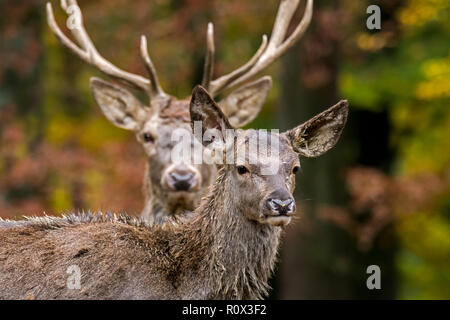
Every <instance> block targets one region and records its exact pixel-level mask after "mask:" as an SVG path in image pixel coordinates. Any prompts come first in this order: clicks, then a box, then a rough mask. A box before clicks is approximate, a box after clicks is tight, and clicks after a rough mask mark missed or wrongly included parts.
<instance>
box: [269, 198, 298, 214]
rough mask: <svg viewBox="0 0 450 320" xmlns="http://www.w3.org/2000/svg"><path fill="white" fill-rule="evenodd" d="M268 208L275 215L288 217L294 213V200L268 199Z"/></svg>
mask: <svg viewBox="0 0 450 320" xmlns="http://www.w3.org/2000/svg"><path fill="white" fill-rule="evenodd" d="M268 205H269V208H270V209H271V210H272V212H274V213H277V214H279V215H288V214H290V213H293V212H295V202H294V199H292V198H288V199H269V200H268Z"/></svg>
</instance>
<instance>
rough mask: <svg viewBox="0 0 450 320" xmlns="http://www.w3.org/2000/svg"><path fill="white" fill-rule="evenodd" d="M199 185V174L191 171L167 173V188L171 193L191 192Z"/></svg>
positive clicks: (182, 170)
mask: <svg viewBox="0 0 450 320" xmlns="http://www.w3.org/2000/svg"><path fill="white" fill-rule="evenodd" d="M198 184H199V174H198V172H197V171H194V170H192V169H181V170H180V169H175V170H172V171H170V172H167V186H168V187H169V188H170V189H171V190H173V191H191V190H193V189H195V188H196V187H197V186H198Z"/></svg>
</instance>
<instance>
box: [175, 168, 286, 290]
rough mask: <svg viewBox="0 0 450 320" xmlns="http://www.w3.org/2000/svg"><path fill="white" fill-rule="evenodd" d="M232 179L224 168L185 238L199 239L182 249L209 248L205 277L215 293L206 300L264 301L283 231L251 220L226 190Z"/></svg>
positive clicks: (206, 251)
mask: <svg viewBox="0 0 450 320" xmlns="http://www.w3.org/2000/svg"><path fill="white" fill-rule="evenodd" d="M229 179H230V177H229V176H228V175H227V173H226V171H225V170H224V169H223V168H222V169H221V170H220V171H219V177H218V178H217V180H216V182H215V184H214V185H213V186H212V187H211V189H210V192H209V195H208V196H207V197H206V198H204V199H202V203H201V205H200V207H199V208H198V209H197V210H196V212H195V214H194V216H195V218H194V219H193V220H192V221H191V222H190V223H188V228H187V229H188V230H186V229H183V232H184V235H185V239H191V240H192V239H198V241H189V242H190V245H188V246H186V247H184V248H182V249H181V250H180V251H187V252H190V251H193V250H195V249H196V248H197V250H198V249H199V247H200V248H201V247H204V248H205V256H204V258H203V263H202V264H201V265H200V268H201V269H202V270H201V274H204V275H206V276H205V281H207V283H208V286H207V287H208V288H211V289H212V290H211V291H210V292H209V293H207V297H206V298H209V299H261V298H263V297H264V296H266V295H267V291H268V289H269V286H268V284H267V282H268V280H269V277H270V275H271V273H272V271H273V267H274V264H275V262H276V255H277V249H278V245H279V239H280V235H281V228H280V227H275V226H271V225H265V224H260V223H257V222H254V221H250V220H248V219H247V218H246V217H245V216H244V214H243V212H242V211H243V210H242V208H240V207H239V206H238V204H237V203H235V201H234V199H233V197H232V195H231V194H230V193H229V192H227V191H226V190H231V189H230V181H229ZM191 246H194V247H191ZM180 253H181V252H178V254H180ZM178 254H175V255H178ZM205 285H206V283H205Z"/></svg>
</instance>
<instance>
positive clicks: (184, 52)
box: [0, 0, 450, 299]
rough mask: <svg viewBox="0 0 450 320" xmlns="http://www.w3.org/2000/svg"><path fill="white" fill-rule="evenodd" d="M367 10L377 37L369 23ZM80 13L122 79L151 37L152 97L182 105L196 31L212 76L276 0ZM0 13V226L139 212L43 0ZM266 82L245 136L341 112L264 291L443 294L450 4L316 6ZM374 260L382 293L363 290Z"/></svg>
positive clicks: (141, 1) (119, 152)
mask: <svg viewBox="0 0 450 320" xmlns="http://www.w3.org/2000/svg"><path fill="white" fill-rule="evenodd" d="M304 2H305V1H302V2H301V5H300V7H301V8H302V9H300V10H299V12H298V14H296V19H295V21H294V23H295V22H296V21H298V20H299V19H300V17H301V16H302V11H303V7H304ZM370 4H377V5H379V6H380V7H381V11H382V28H381V30H375V31H369V30H368V29H367V28H366V19H367V17H368V15H367V14H366V8H367V6H368V5H370ZM53 5H54V8H55V11H56V18H57V19H58V21H59V24H60V25H61V26H64V25H65V21H66V15H65V13H64V12H63V11H62V10H61V9H60V7H59V3H57V2H56V1H54V2H53ZM79 5H80V7H81V9H82V11H83V14H84V18H85V25H86V27H87V30H88V32H89V34H90V35H91V37H92V38H93V41H94V43H95V44H96V46H97V48H98V49H99V51H100V52H101V53H102V54H103V56H104V57H106V58H107V59H108V60H111V61H112V62H113V63H114V64H116V65H118V66H120V67H121V68H123V69H125V70H128V71H132V72H135V73H141V74H145V71H144V68H143V65H142V63H141V60H140V57H139V50H138V48H139V47H138V45H139V37H140V35H141V34H145V35H147V36H148V39H149V48H150V55H151V56H152V59H153V61H154V63H155V65H156V68H157V71H158V74H159V76H160V80H161V82H162V85H163V87H164V89H165V90H166V91H167V92H169V93H171V94H173V95H175V96H177V97H180V98H182V97H185V96H187V95H189V94H190V92H191V90H192V88H193V86H194V85H195V84H197V83H198V82H199V80H200V79H201V75H202V67H203V58H204V51H205V33H206V25H207V22H208V21H213V22H214V24H215V31H216V32H215V33H216V61H217V67H216V70H215V72H216V75H221V74H223V73H225V72H228V71H229V70H232V69H233V68H235V67H237V66H239V65H241V64H242V63H244V62H245V61H247V60H248V59H249V57H250V56H251V55H252V54H253V53H254V52H255V51H256V49H257V48H258V46H259V44H260V39H261V35H262V34H264V33H270V31H271V28H272V23H273V21H274V18H275V13H276V10H277V7H278V1H277V0H265V1H251V0H226V1H225V0H221V1H219V0H214V1H211V0H182V1H175V0H153V1H149V0H134V1H128V0H98V1H88V0H80V1H79ZM0 11H1V12H2V14H1V16H0V217H7V218H18V217H20V216H22V215H41V214H44V212H45V213H47V214H60V213H61V212H66V211H69V210H73V209H75V210H76V209H92V210H107V209H110V210H114V211H120V212H122V211H125V212H128V213H130V214H137V213H139V212H140V210H141V209H142V205H143V195H142V192H141V188H142V176H143V171H144V163H145V156H144V153H143V151H142V150H141V147H140V146H139V145H138V143H137V142H136V141H135V137H134V135H133V134H132V133H130V132H127V131H125V130H121V129H119V128H116V127H114V126H113V125H111V124H110V123H109V122H108V121H107V120H106V118H105V117H104V116H103V114H102V113H101V111H100V109H99V107H98V106H97V105H96V104H95V102H94V99H93V97H92V95H91V93H90V90H89V78H90V77H91V76H94V75H95V76H100V77H104V76H103V75H102V74H100V73H98V72H97V71H96V70H94V69H93V68H92V67H89V66H87V65H86V64H84V63H83V62H81V61H80V60H79V59H78V58H76V57H75V56H74V55H72V54H71V53H70V52H68V50H67V49H66V48H64V47H63V46H62V45H60V44H59V42H58V41H57V39H56V37H55V36H54V35H53V34H52V33H51V31H50V30H49V28H48V26H47V24H46V19H45V2H44V1H42V0H0ZM265 73H266V74H269V75H272V77H273V80H274V85H273V88H272V90H271V92H270V95H269V99H268V101H267V103H266V104H265V106H264V108H263V111H262V112H261V114H260V115H259V116H258V118H257V119H256V120H255V121H254V122H253V123H251V124H250V127H254V128H280V129H282V130H283V129H287V128H290V127H293V126H294V125H297V124H299V123H300V122H303V121H305V120H307V119H309V117H311V116H312V115H314V114H316V113H318V112H320V111H322V110H323V109H325V108H326V107H329V106H331V105H333V104H334V103H336V102H337V101H338V100H339V99H341V98H345V99H348V100H349V102H350V106H351V113H350V116H349V122H348V125H347V127H346V129H345V132H344V135H343V137H342V138H341V140H340V142H339V144H338V145H337V147H336V148H334V149H333V150H332V151H330V152H329V153H328V154H326V155H325V156H323V157H321V158H319V159H314V160H303V161H302V167H303V169H302V173H300V174H299V175H298V179H297V194H296V198H297V203H298V205H299V206H300V207H301V208H302V210H301V213H300V214H299V216H300V217H299V219H298V220H297V221H296V222H295V223H293V224H292V225H291V226H290V227H289V228H288V230H287V233H286V236H285V238H284V241H283V245H282V251H281V254H280V262H279V264H278V267H277V271H276V275H275V277H274V278H273V280H272V282H271V285H272V286H273V287H274V290H273V292H272V295H271V297H270V298H275V299H285V298H289V299H298V298H311V299H315V298H386V299H393V298H396V299H433V298H439V299H450V152H449V150H450V108H449V107H450V1H448V0H380V1H375V0H358V1H355V0H339V1H332V0H329V1H324V0H320V1H316V3H315V8H314V16H313V20H312V24H311V26H310V27H309V29H308V31H307V32H306V34H305V36H304V37H303V39H302V40H301V41H300V42H299V43H298V45H296V46H295V47H294V48H292V49H291V50H290V51H288V53H287V54H286V55H284V56H283V58H282V59H280V60H279V61H278V62H277V63H275V64H274V65H272V66H271V67H270V68H268V69H267V70H266V72H265ZM372 264H376V265H379V266H380V268H381V286H382V289H381V290H368V289H367V287H366V279H367V277H368V275H367V274H366V268H367V266H369V265H372Z"/></svg>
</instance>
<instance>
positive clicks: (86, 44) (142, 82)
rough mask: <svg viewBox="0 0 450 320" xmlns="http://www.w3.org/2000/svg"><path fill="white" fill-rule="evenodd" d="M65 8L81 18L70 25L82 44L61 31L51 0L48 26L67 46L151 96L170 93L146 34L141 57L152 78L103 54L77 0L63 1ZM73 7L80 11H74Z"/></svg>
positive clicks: (104, 70)
mask: <svg viewBox="0 0 450 320" xmlns="http://www.w3.org/2000/svg"><path fill="white" fill-rule="evenodd" d="M61 7H62V8H63V9H64V10H65V11H66V12H67V13H71V14H73V15H78V16H77V17H75V21H77V18H78V21H77V22H79V23H77V25H75V26H74V27H73V28H70V29H71V33H72V35H73V37H74V38H75V40H76V41H77V43H78V45H77V44H75V43H74V42H72V40H70V39H69V38H68V37H67V36H66V35H65V34H64V33H63V32H62V31H61V29H60V28H59V26H58V24H57V23H56V20H55V16H54V14H53V8H52V5H51V3H50V2H47V22H48V25H49V26H50V29H51V30H52V31H53V33H54V34H55V35H56V36H57V37H58V39H59V40H60V42H61V43H62V44H63V45H64V46H66V47H67V48H68V49H69V50H71V51H72V52H73V53H75V54H76V55H77V56H78V57H79V58H80V59H82V60H84V61H85V62H87V63H88V64H90V65H92V66H93V67H95V68H97V69H99V70H100V71H102V72H104V73H105V74H107V75H108V76H111V77H113V78H115V79H117V80H120V81H123V82H125V83H127V84H129V85H131V86H134V87H136V88H138V89H142V90H144V91H145V92H146V93H147V94H148V95H149V96H150V97H164V96H166V94H165V93H164V91H163V90H162V89H161V86H160V85H159V82H158V77H157V75H156V71H155V68H154V67H153V63H152V61H151V59H150V57H149V55H148V51H147V39H146V38H145V36H142V37H141V57H142V59H143V60H144V63H145V65H146V68H147V72H148V74H149V78H150V79H147V78H144V77H142V76H140V75H137V74H134V73H130V72H127V71H124V70H122V69H119V68H118V67H116V66H115V65H113V64H112V63H111V62H109V61H108V60H106V59H105V58H103V57H102V56H101V55H100V54H99V52H98V51H97V49H96V48H95V46H94V44H93V43H92V40H91V38H90V37H89V35H88V34H87V32H86V29H85V28H84V25H83V17H82V15H81V10H80V8H79V6H78V4H77V1H76V0H61ZM73 10H76V11H75V12H73ZM71 11H72V12H71Z"/></svg>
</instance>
